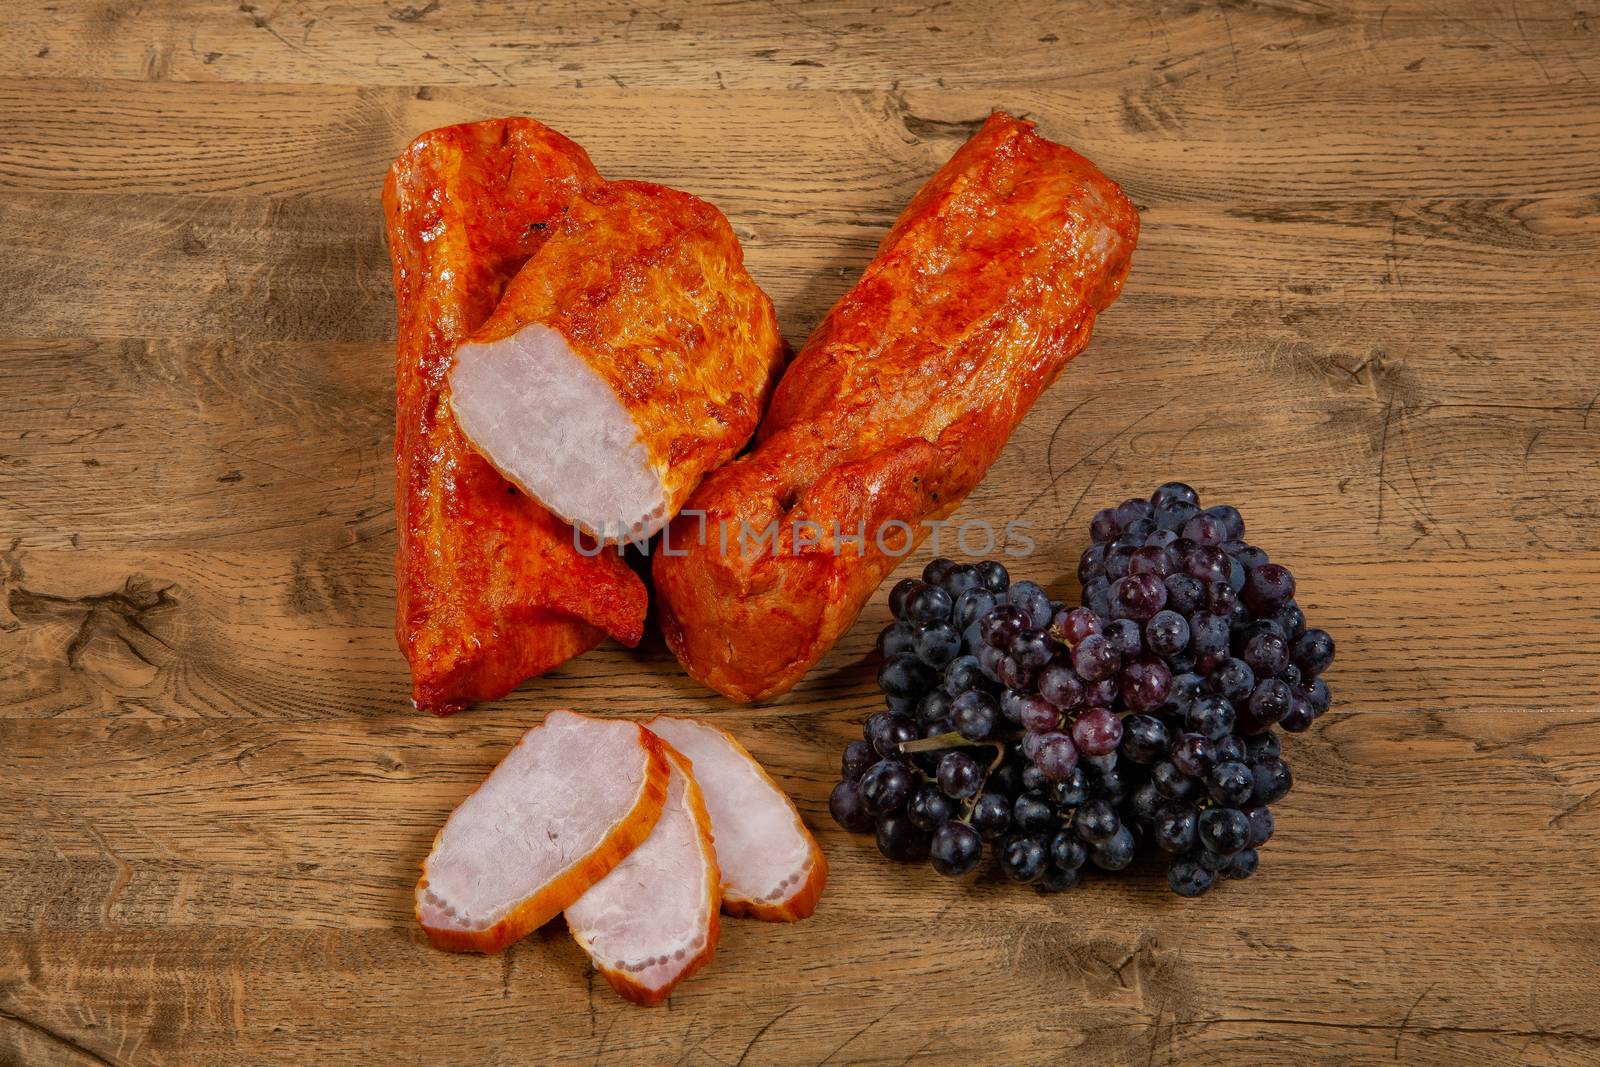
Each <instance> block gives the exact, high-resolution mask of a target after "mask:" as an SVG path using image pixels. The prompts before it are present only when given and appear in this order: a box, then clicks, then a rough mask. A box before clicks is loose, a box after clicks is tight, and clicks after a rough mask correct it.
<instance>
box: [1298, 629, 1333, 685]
mask: <svg viewBox="0 0 1600 1067" xmlns="http://www.w3.org/2000/svg"><path fill="white" fill-rule="evenodd" d="M1332 663H1333V638H1331V637H1329V636H1328V631H1326V630H1307V631H1306V632H1305V633H1303V634H1301V635H1300V636H1299V637H1298V638H1296V639H1295V642H1294V664H1295V666H1296V667H1299V668H1300V669H1301V671H1303V672H1305V674H1306V675H1307V677H1312V678H1314V677H1316V676H1317V675H1319V674H1321V673H1322V672H1323V671H1325V670H1327V669H1328V667H1329V666H1330V665H1331V664H1332Z"/></svg>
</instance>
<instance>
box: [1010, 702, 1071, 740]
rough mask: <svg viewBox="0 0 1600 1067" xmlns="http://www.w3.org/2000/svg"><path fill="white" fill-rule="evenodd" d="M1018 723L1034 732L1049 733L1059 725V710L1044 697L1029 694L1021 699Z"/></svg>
mask: <svg viewBox="0 0 1600 1067" xmlns="http://www.w3.org/2000/svg"><path fill="white" fill-rule="evenodd" d="M1019 725H1020V726H1021V727H1022V728H1023V729H1024V730H1030V731H1032V732H1033V733H1036V734H1043V733H1049V732H1051V731H1053V730H1055V729H1056V727H1058V726H1059V725H1061V712H1060V711H1059V710H1058V709H1057V708H1056V706H1055V705H1054V704H1052V703H1050V702H1049V701H1048V700H1046V699H1044V697H1039V696H1031V697H1028V698H1027V699H1026V700H1024V701H1023V705H1022V721H1021V723H1020V724H1019Z"/></svg>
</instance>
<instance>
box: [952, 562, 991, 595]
mask: <svg viewBox="0 0 1600 1067" xmlns="http://www.w3.org/2000/svg"><path fill="white" fill-rule="evenodd" d="M982 586H983V580H982V579H981V578H980V577H979V576H978V569H977V568H976V567H972V566H968V565H967V564H964V563H963V564H960V565H958V566H956V567H954V568H953V569H952V570H951V571H950V574H949V575H948V576H947V577H946V578H945V580H944V590H945V592H947V593H949V594H950V599H951V600H954V599H955V598H956V597H958V596H960V595H961V594H962V593H965V592H967V591H969V590H972V589H979V588H982Z"/></svg>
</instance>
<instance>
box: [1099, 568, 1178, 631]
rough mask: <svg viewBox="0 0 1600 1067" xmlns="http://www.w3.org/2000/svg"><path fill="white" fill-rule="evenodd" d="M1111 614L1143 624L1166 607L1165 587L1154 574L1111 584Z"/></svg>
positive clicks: (1127, 578) (1139, 575) (1137, 575)
mask: <svg viewBox="0 0 1600 1067" xmlns="http://www.w3.org/2000/svg"><path fill="white" fill-rule="evenodd" d="M1110 595H1111V614H1112V615H1114V616H1116V617H1117V618H1123V619H1133V620H1135V621H1137V622H1141V623H1142V622H1145V621H1147V620H1148V619H1150V618H1151V617H1152V616H1154V615H1155V613H1156V612H1158V611H1160V610H1161V609H1162V608H1164V607H1166V606H1167V585H1166V582H1164V581H1162V579H1161V578H1160V577H1158V576H1157V575H1155V574H1133V573H1130V574H1129V575H1128V576H1127V577H1126V578H1118V579H1117V580H1116V581H1114V582H1112V583H1111V593H1110Z"/></svg>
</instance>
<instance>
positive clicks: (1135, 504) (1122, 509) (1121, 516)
mask: <svg viewBox="0 0 1600 1067" xmlns="http://www.w3.org/2000/svg"><path fill="white" fill-rule="evenodd" d="M1154 510H1155V509H1153V508H1152V507H1151V506H1150V502H1149V501H1148V500H1140V499H1138V498H1137V497H1129V498H1128V499H1127V500H1124V501H1123V502H1122V503H1121V504H1118V505H1117V522H1118V523H1120V524H1121V526H1122V528H1123V529H1124V530H1126V529H1127V528H1128V524H1129V523H1132V522H1137V521H1138V520H1139V519H1148V518H1149V517H1150V516H1151V514H1152V513H1153V512H1154Z"/></svg>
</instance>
